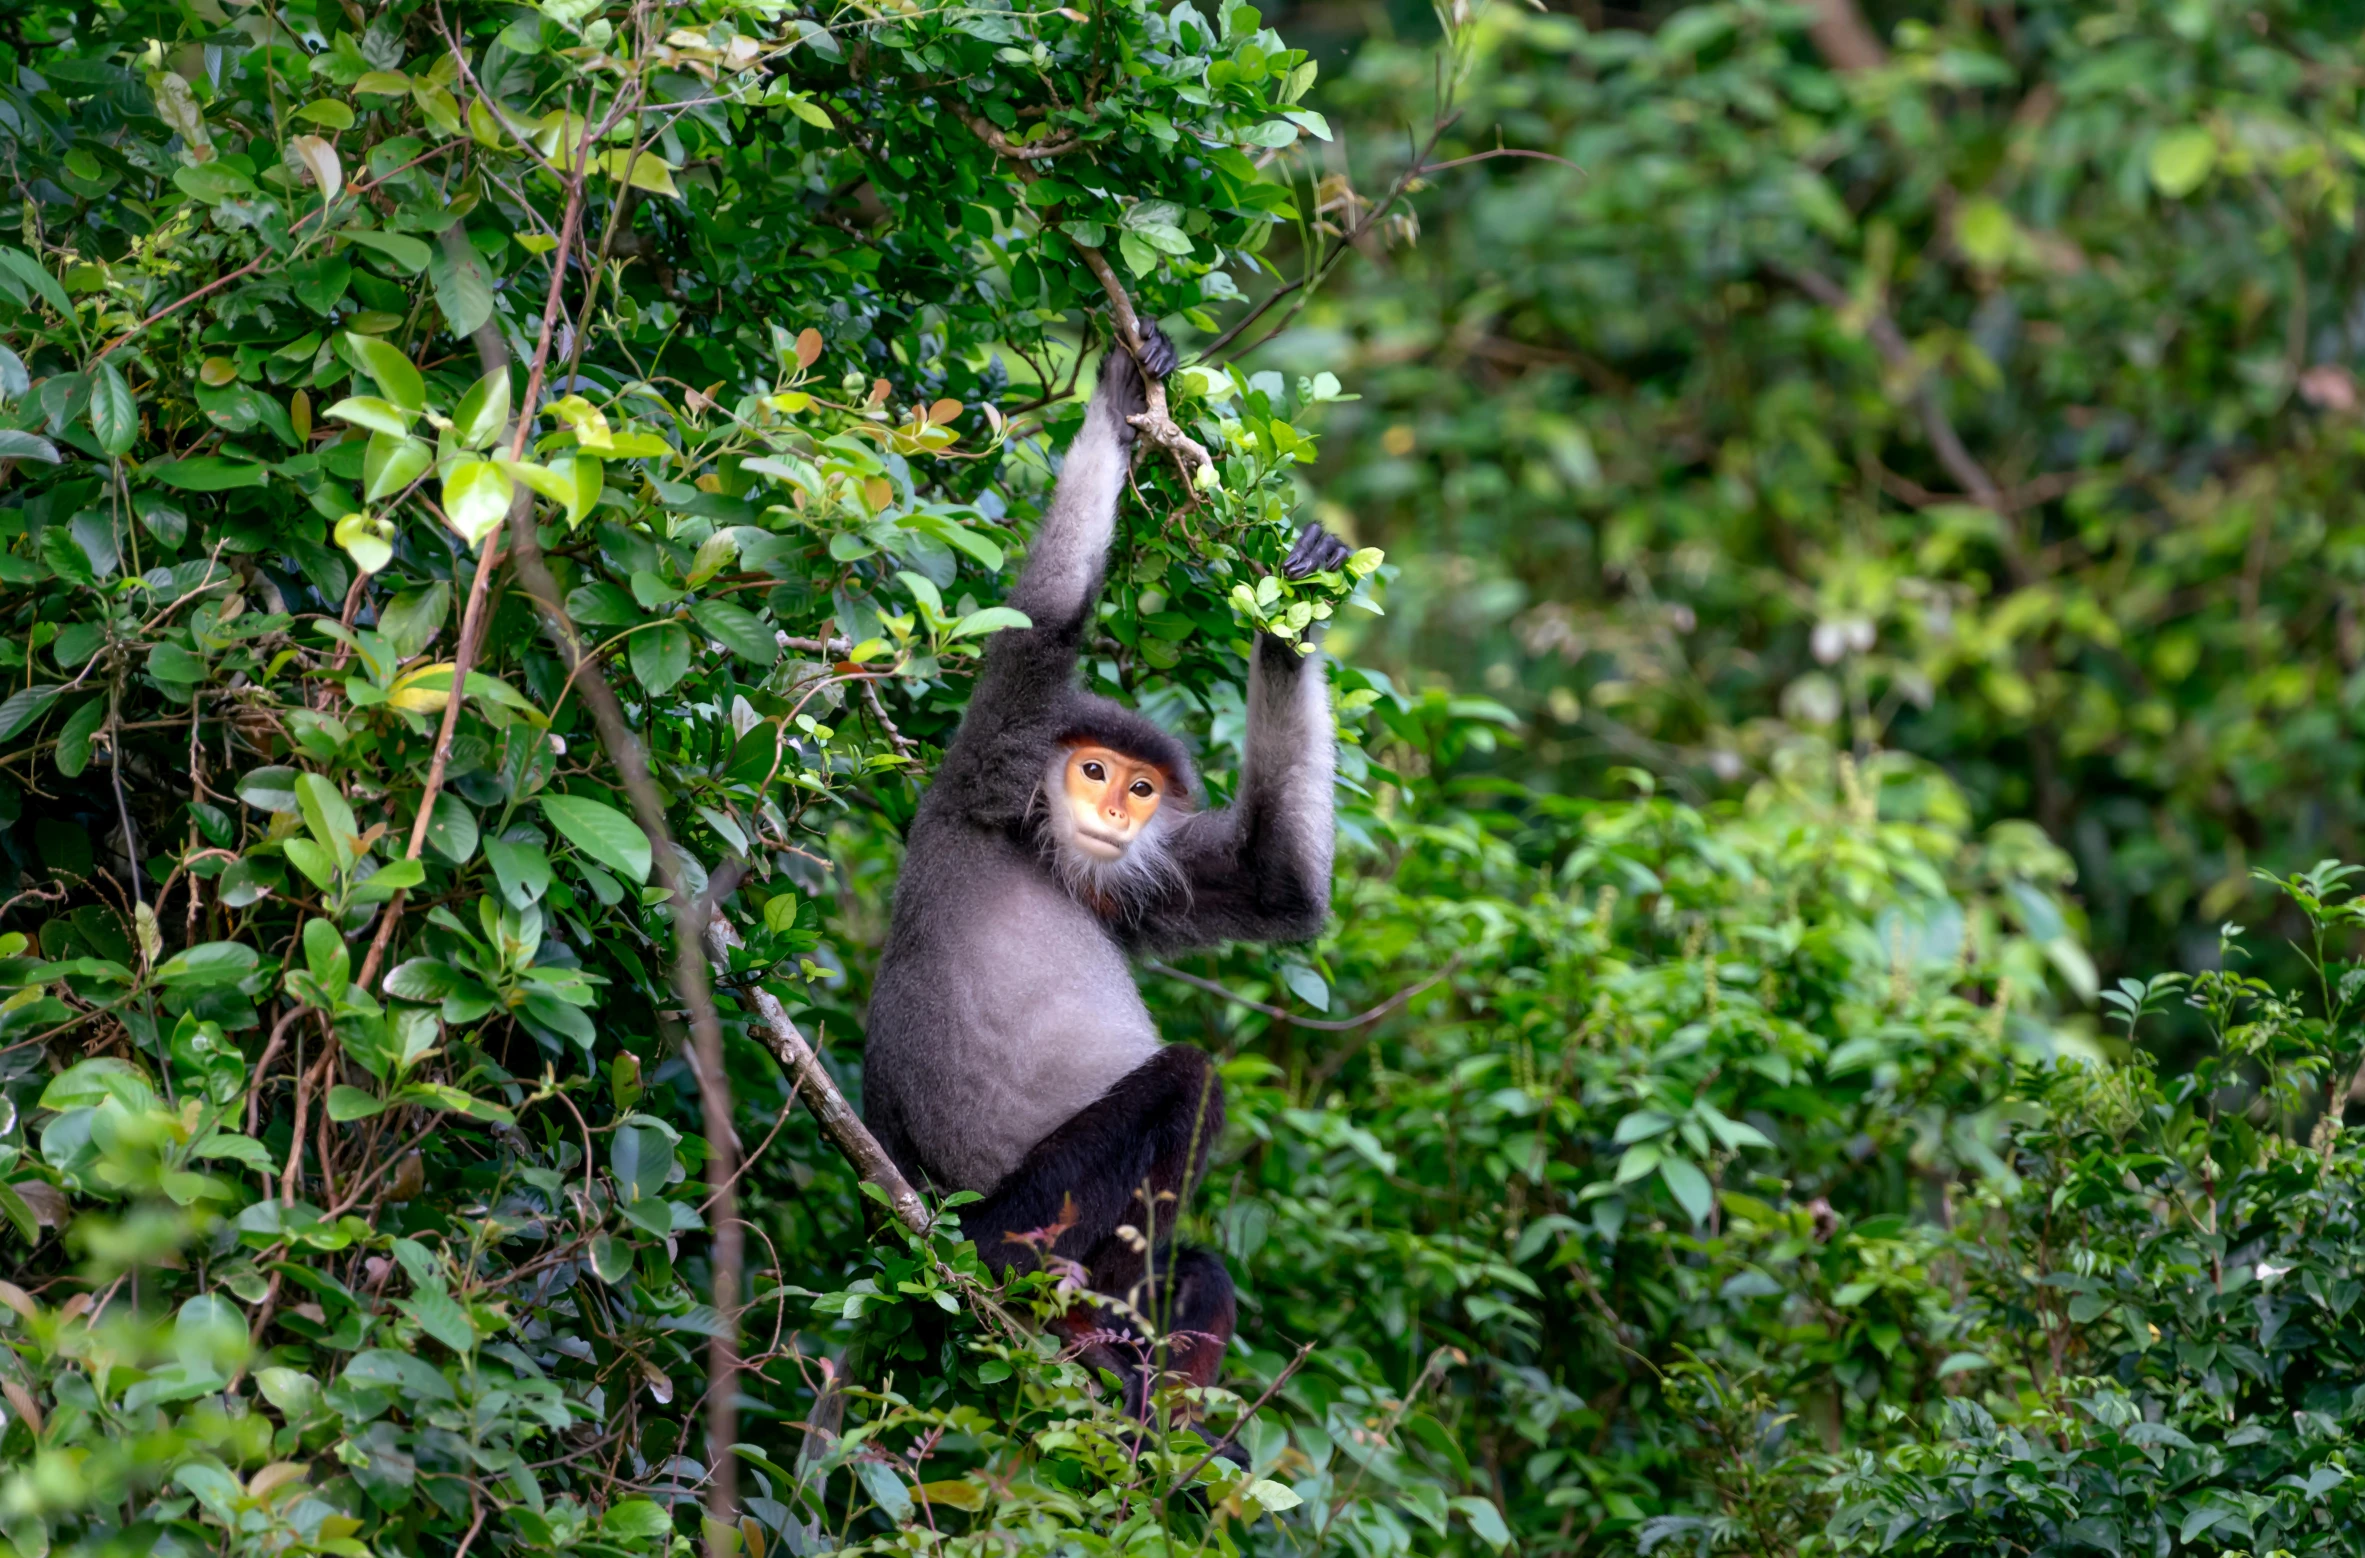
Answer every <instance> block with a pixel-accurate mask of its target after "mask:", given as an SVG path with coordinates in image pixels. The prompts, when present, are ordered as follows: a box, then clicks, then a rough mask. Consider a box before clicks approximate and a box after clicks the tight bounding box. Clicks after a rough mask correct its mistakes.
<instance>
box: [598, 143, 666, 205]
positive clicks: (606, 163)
mask: <svg viewBox="0 0 2365 1558" xmlns="http://www.w3.org/2000/svg"><path fill="white" fill-rule="evenodd" d="M600 164H601V166H602V167H604V168H605V169H606V170H607V175H608V177H610V178H612V179H618V180H621V181H622V182H624V183H627V184H630V185H631V186H632V187H633V188H634V189H645V190H647V191H648V192H649V193H650V194H652V195H675V196H678V195H680V194H681V191H680V190H678V189H676V188H675V187H674V183H673V165H672V164H671V163H669V162H667V161H666V160H665V159H664V158H663V157H660V156H658V155H657V154H656V153H655V152H646V151H644V152H640V153H638V154H637V155H636V154H635V153H633V152H630V151H612V152H609V153H608V154H607V155H606V156H604V157H602V158H601V159H600Z"/></svg>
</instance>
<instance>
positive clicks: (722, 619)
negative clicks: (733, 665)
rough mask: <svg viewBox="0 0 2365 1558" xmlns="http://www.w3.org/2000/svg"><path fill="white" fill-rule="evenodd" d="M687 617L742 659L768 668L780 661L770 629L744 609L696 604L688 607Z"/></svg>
mask: <svg viewBox="0 0 2365 1558" xmlns="http://www.w3.org/2000/svg"><path fill="white" fill-rule="evenodd" d="M690 615H691V616H693V617H695V618H697V619H698V625H699V626H700V627H702V628H704V629H706V632H707V636H709V637H710V638H712V639H713V640H714V641H715V642H716V643H718V644H721V645H722V646H723V647H724V648H725V649H728V650H729V651H731V653H733V654H735V655H737V656H738V657H739V658H740V659H742V660H747V661H751V662H753V663H754V664H756V665H770V664H771V663H772V662H773V661H775V660H777V659H779V658H780V645H779V643H778V641H777V640H775V639H774V638H773V637H772V633H771V630H770V629H768V628H766V627H765V626H764V624H763V622H762V620H761V619H760V618H758V617H757V616H756V614H755V613H754V612H752V611H749V610H747V609H745V608H744V607H740V606H734V605H732V604H731V603H730V602H729V601H719V600H709V601H700V602H699V603H698V604H697V605H695V606H692V607H691V608H690Z"/></svg>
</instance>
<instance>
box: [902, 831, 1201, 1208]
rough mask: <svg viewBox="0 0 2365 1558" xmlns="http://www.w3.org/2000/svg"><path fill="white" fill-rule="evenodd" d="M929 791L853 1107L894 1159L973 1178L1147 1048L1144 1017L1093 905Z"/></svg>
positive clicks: (1036, 1137) (958, 1182) (1070, 1112)
mask: <svg viewBox="0 0 2365 1558" xmlns="http://www.w3.org/2000/svg"><path fill="white" fill-rule="evenodd" d="M936 799H937V797H936V796H935V795H934V794H933V793H932V794H931V795H930V796H929V797H928V800H927V801H923V802H922V804H921V808H920V814H919V816H918V817H917V818H916V819H915V820H914V821H913V824H912V830H911V836H910V841H909V844H908V846H907V848H906V850H905V856H904V861H905V863H904V869H903V876H902V878H901V880H899V881H898V882H897V884H896V889H895V909H894V919H893V923H892V926H891V928H890V930H889V932H888V936H887V948H886V952H885V954H884V955H883V956H882V957H881V958H880V961H879V973H878V979H877V982H876V985H875V987H874V989H873V993H872V997H871V1007H870V1017H869V1036H868V1041H867V1044H866V1046H865V1048H864V1051H863V1113H864V1117H865V1119H866V1120H868V1121H869V1123H870V1125H871V1128H872V1129H873V1130H874V1131H875V1132H877V1133H878V1135H879V1138H880V1140H881V1142H882V1144H883V1145H885V1146H886V1148H887V1149H888V1151H889V1152H891V1153H892V1154H894V1156H895V1158H896V1160H897V1162H898V1163H899V1164H900V1165H901V1166H902V1167H903V1169H904V1170H905V1172H907V1173H914V1172H916V1173H918V1174H921V1175H924V1176H925V1177H926V1178H928V1179H930V1180H933V1181H934V1182H935V1183H936V1184H937V1185H938V1186H939V1187H941V1188H945V1189H962V1190H977V1191H986V1190H991V1189H992V1188H993V1187H994V1185H995V1184H996V1183H997V1182H999V1181H1000V1180H1001V1178H1002V1176H1003V1175H1005V1174H1007V1173H1008V1172H1009V1171H1010V1169H1011V1168H1013V1167H1014V1166H1015V1165H1016V1164H1017V1163H1018V1160H1019V1159H1020V1158H1022V1157H1024V1156H1025V1155H1026V1152H1027V1149H1028V1148H1030V1147H1032V1146H1033V1145H1034V1144H1035V1143H1036V1142H1038V1141H1040V1140H1041V1139H1042V1138H1043V1137H1044V1136H1046V1135H1048V1134H1049V1133H1050V1132H1051V1131H1053V1130H1054V1129H1056V1128H1058V1127H1059V1126H1060V1125H1063V1124H1065V1123H1066V1122H1067V1121H1068V1120H1069V1119H1070V1118H1071V1117H1073V1116H1074V1115H1075V1114H1076V1113H1077V1112H1078V1111H1079V1110H1081V1109H1083V1108H1084V1107H1085V1106H1086V1105H1087V1104H1090V1103H1091V1102H1093V1101H1094V1100H1095V1099H1097V1098H1099V1097H1100V1096H1101V1094H1103V1093H1105V1092H1106V1091H1108V1089H1109V1088H1110V1087H1111V1086H1113V1085H1114V1084H1115V1083H1116V1082H1117V1081H1119V1080H1120V1079H1121V1078H1123V1077H1124V1076H1125V1075H1127V1074H1128V1073H1129V1072H1131V1071H1132V1070H1133V1069H1134V1068H1135V1067H1137V1066H1139V1065H1141V1064H1142V1062H1144V1061H1146V1060H1148V1059H1149V1058H1150V1057H1151V1056H1152V1055H1154V1054H1156V1053H1157V1051H1158V1048H1159V1041H1158V1032H1157V1028H1156V1026H1155V1025H1154V1024H1153V1023H1152V1022H1151V1021H1150V1014H1149V1009H1148V1008H1147V1007H1146V1006H1144V1005H1143V1004H1142V999H1141V992H1140V991H1139V990H1138V989H1137V988H1136V987H1135V985H1134V982H1133V970H1132V968H1131V967H1130V966H1129V965H1128V963H1127V962H1126V958H1125V952H1124V949H1123V948H1122V947H1121V946H1119V944H1118V943H1117V941H1116V939H1115V938H1114V937H1113V936H1111V935H1110V934H1109V932H1108V930H1107V928H1106V927H1105V926H1104V925H1103V924H1102V923H1101V921H1100V919H1099V918H1098V917H1097V916H1095V915H1094V914H1092V913H1091V912H1090V911H1089V910H1087V909H1085V908H1084V907H1083V906H1082V905H1080V904H1078V903H1077V902H1076V901H1075V899H1073V898H1072V897H1070V896H1069V895H1068V893H1067V891H1066V889H1064V888H1063V887H1061V886H1060V884H1059V883H1058V881H1057V880H1056V879H1054V878H1053V876H1052V875H1051V873H1050V872H1049V871H1048V870H1047V869H1046V868H1045V867H1044V865H1043V864H1042V862H1041V861H1040V860H1038V859H1037V858H1035V857H1034V855H1033V854H1032V852H1030V851H1029V850H1028V849H1027V848H1026V847H1025V846H1024V845H1023V844H1022V843H1021V842H1019V841H1018V840H1017V839H1014V838H1012V837H1011V836H1010V835H1009V834H1007V833H1005V832H1000V831H997V830H992V829H988V828H984V827H981V826H979V825H977V824H976V823H974V822H971V821H969V820H967V819H966V818H964V817H962V816H960V815H959V814H958V813H954V812H951V809H950V808H947V807H943V806H934V805H930V804H929V803H928V802H929V801H934V800H936ZM921 1142H925V1143H927V1144H928V1145H927V1147H926V1150H925V1151H921V1150H919V1149H918V1148H917V1146H916V1145H915V1144H917V1143H921Z"/></svg>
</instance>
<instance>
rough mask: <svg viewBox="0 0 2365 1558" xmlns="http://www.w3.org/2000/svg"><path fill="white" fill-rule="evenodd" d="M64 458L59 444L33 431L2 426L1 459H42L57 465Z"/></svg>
mask: <svg viewBox="0 0 2365 1558" xmlns="http://www.w3.org/2000/svg"><path fill="white" fill-rule="evenodd" d="M61 458H63V457H62V456H60V455H59V454H58V452H57V445H55V444H53V443H51V442H50V441H49V440H48V439H46V438H42V437H40V436H38V435H36V434H33V433H27V432H21V431H19V430H18V429H16V428H13V427H0V460H40V461H42V462H44V463H45V464H49V465H55V464H57V463H58V462H59V460H60V459H61Z"/></svg>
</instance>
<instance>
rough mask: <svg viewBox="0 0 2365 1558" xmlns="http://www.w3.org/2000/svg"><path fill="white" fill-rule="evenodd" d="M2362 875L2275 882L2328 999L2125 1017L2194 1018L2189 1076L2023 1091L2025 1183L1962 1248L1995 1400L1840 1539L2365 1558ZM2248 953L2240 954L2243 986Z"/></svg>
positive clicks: (2157, 993)
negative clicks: (2364, 1449) (2353, 1108)
mask: <svg viewBox="0 0 2365 1558" xmlns="http://www.w3.org/2000/svg"><path fill="white" fill-rule="evenodd" d="M2357 874H2358V868H2356V867H2353V866H2345V867H2335V866H2333V865H2332V864H2331V863H2330V862H2326V863H2325V864H2324V865H2322V866H2319V867H2317V868H2316V869H2315V870H2314V871H2312V872H2310V873H2308V874H2307V875H2305V876H2302V877H2295V878H2293V879H2291V880H2289V881H2287V882H2284V883H2282V884H2280V885H2281V886H2282V887H2283V889H2284V890H2285V891H2286V892H2287V893H2288V894H2289V896H2290V898H2291V900H2292V902H2293V903H2294V904H2295V905H2296V906H2297V907H2298V908H2299V910H2300V911H2301V912H2302V913H2303V914H2304V915H2305V917H2306V919H2307V921H2308V922H2309V924H2310V925H2311V926H2312V928H2313V929H2314V931H2315V938H2314V944H2313V946H2312V948H2311V954H2312V956H2311V961H2312V962H2314V963H2315V965H2316V967H2317V968H2318V970H2319V972H2320V973H2321V975H2322V980H2321V982H2320V984H2319V985H2318V987H2317V988H2316V989H2313V990H2309V991H2305V992H2296V991H2282V990H2277V989H2275V988H2274V987H2272V986H2271V985H2268V984H2266V983H2264V982H2262V981H2260V980H2257V979H2255V978H2251V977H2248V976H2245V975H2243V974H2241V973H2238V972H2231V971H2227V972H2213V973H2206V974H2200V975H2196V976H2193V977H2190V978H2187V977H2185V976H2182V975H2167V976H2163V977H2160V978H2155V979H2153V980H2151V981H2150V982H2149V983H2148V984H2142V983H2137V982H2136V981H2133V980H2129V981H2127V983H2126V985H2125V986H2124V988H2123V989H2121V990H2118V991H2114V992H2113V997H2114V999H2113V1001H2112V1004H2113V1006H2114V1007H2116V1008H2117V1010H2118V1012H2119V1013H2120V1014H2121V1016H2122V1017H2123V1018H2124V1021H2125V1023H2126V1027H2127V1029H2128V1030H2129V1032H2130V1033H2132V1032H2133V1031H2134V1030H2135V1029H2136V1027H2137V1024H2138V1022H2139V1021H2140V1020H2141V1019H2143V1018H2145V1017H2147V1016H2149V1015H2151V1014H2152V1013H2153V1012H2154V1011H2155V1010H2157V1009H2159V1008H2161V1007H2164V1006H2166V1005H2168V1004H2170V1003H2171V1002H2172V1001H2176V1000H2181V1001H2182V1002H2184V1003H2186V1004H2188V1005H2189V1006H2190V1007H2192V1008H2193V1009H2194V1010H2196V1011H2197V1012H2199V1013H2201V1014H2202V1015H2203V1016H2204V1017H2205V1018H2206V1021H2207V1025H2208V1028H2209V1031H2210V1033H2211V1035H2212V1037H2213V1038H2214V1040H2215V1041H2216V1043H2215V1047H2214V1048H2213V1050H2212V1051H2211V1052H2210V1053H2209V1055H2208V1056H2207V1057H2206V1058H2205V1059H2204V1060H2203V1061H2202V1062H2201V1063H2200V1064H2199V1065H2198V1066H2196V1067H2195V1068H2194V1069H2193V1070H2192V1071H2191V1072H2189V1073H2188V1074H2186V1075H2183V1076H2179V1077H2176V1078H2174V1079H2162V1078H2160V1077H2158V1076H2156V1075H2154V1073H2153V1072H2152V1071H2151V1070H2150V1069H2149V1068H2148V1067H2146V1066H2142V1065H2122V1066H2115V1067H2108V1068H2091V1067H2086V1066H2079V1065H2073V1066H2067V1067H2063V1068H2060V1069H2058V1070H2056V1071H2053V1072H2051V1073H2050V1074H2032V1075H2027V1076H2024V1077H2022V1078H2020V1079H2019V1080H2018V1082H2017V1083H2016V1085H2015V1087H2014V1089H2013V1091H2014V1093H2015V1095H2016V1101H2017V1105H2018V1111H2019V1112H2020V1114H2021V1116H2022V1124H2021V1125H2020V1127H2019V1128H2018V1129H2017V1130H2016V1131H2015V1132H2014V1133H2013V1138H2012V1143H2011V1151H2010V1154H2009V1159H2010V1168H2011V1172H2010V1173H2008V1174H2001V1175H1998V1176H1996V1177H1995V1178H1993V1179H1992V1180H1990V1181H1989V1182H1988V1184H1987V1185H1986V1186H1985V1187H1984V1189H1983V1192H1982V1193H1981V1194H1980V1195H1979V1197H1978V1198H1977V1200H1976V1203H1975V1205H1974V1206H1973V1207H1969V1208H1966V1211H1965V1217H1964V1220H1963V1223H1962V1225H1961V1228H1960V1230H1959V1232H1958V1234H1957V1237H1956V1238H1955V1239H1953V1240H1952V1241H1950V1244H1949V1249H1948V1253H1949V1266H1950V1270H1951V1273H1952V1276H1953V1286H1954V1287H1955V1290H1956V1293H1957V1294H1958V1296H1959V1300H1960V1308H1961V1310H1962V1312H1963V1314H1964V1320H1965V1327H1966V1336H1967V1337H1968V1339H1969V1344H1970V1345H1971V1346H1973V1347H1975V1348H1976V1349H1977V1350H1978V1353H1979V1355H1980V1361H1979V1365H1978V1367H1979V1370H1980V1372H1981V1375H1982V1376H1983V1377H1986V1378H1988V1379H1990V1380H1991V1381H1992V1383H1991V1384H1990V1386H1989V1388H1988V1389H1987V1390H1986V1391H1984V1392H1982V1393H1980V1394H1976V1395H1966V1396H1964V1397H1962V1398H1959V1399H1956V1400H1953V1401H1949V1402H1948V1403H1946V1407H1947V1410H1946V1411H1945V1412H1944V1413H1943V1414H1932V1415H1931V1416H1930V1418H1929V1419H1928V1420H1927V1422H1926V1425H1925V1426H1926V1428H1927V1431H1928V1438H1927V1439H1926V1440H1925V1441H1923V1442H1921V1443H1917V1444H1913V1445H1909V1446H1905V1447H1901V1448H1899V1449H1897V1450H1894V1451H1892V1452H1890V1453H1889V1454H1888V1455H1887V1456H1885V1457H1879V1458H1876V1457H1874V1456H1872V1455H1870V1454H1864V1455H1861V1456H1860V1457H1859V1459H1858V1461H1857V1463H1856V1464H1855V1465H1854V1466H1853V1467H1852V1468H1850V1470H1849V1471H1848V1473H1847V1474H1846V1475H1845V1476H1844V1477H1843V1478H1842V1479H1841V1483H1840V1489H1841V1496H1842V1499H1843V1501H1844V1504H1843V1508H1842V1509H1841V1510H1840V1513H1839V1518H1838V1519H1837V1521H1836V1522H1835V1524H1834V1530H1835V1532H1837V1533H1838V1534H1840V1535H1842V1536H1856V1537H1859V1538H1861V1539H1862V1540H1863V1542H1864V1545H1865V1546H1866V1547H1867V1548H1868V1549H1870V1550H1873V1551H1879V1552H1896V1553H1930V1554H1939V1553H1945V1554H1955V1553H1991V1552H1992V1553H2004V1552H2046V1553H2050V1552H2067V1551H2075V1550H2100V1551H2103V1552H2114V1553H2166V1552H2209V1553H2214V1552H2228V1553H2231V1552H2243V1553H2261V1554H2263V1553H2269V1552H2279V1553H2292V1554H2303V1553H2304V1554H2353V1553H2357V1552H2360V1551H2365V1518H2361V1517H2360V1506H2359V1502H2358V1491H2357V1472H2356V1468H2355V1466H2354V1465H2353V1459H2354V1456H2353V1449H2352V1446H2353V1444H2354V1441H2355V1436H2356V1433H2357V1427H2358V1423H2359V1420H2360V1416H2361V1414H2365V1346H2361V1345H2360V1340H2361V1339H2360V1335H2359V1331H2358V1319H2359V1313H2358V1309H2357V1301H2358V1299H2359V1297H2360V1296H2365V1285H2361V1284H2360V1282H2359V1280H2358V1276H2357V1271H2358V1261H2359V1258H2360V1251H2361V1249H2365V1220H2361V1214H2365V1150H2361V1149H2360V1146H2359V1143H2358V1139H2357V1134H2356V1132H2354V1131H2349V1130H2343V1129H2341V1127H2340V1124H2339V1121H2338V1119H2337V1118H2336V1117H2332V1116H2327V1115H2324V1114H2323V1113H2322V1111H2321V1101H2322V1099H2323V1097H2324V1093H2325V1087H2326V1084H2327V1083H2330V1084H2331V1085H2333V1086H2334V1087H2336V1088H2338V1089H2340V1090H2341V1092H2342V1093H2344V1094H2345V1093H2346V1092H2347V1090H2348V1088H2349V1085H2350V1082H2351V1079H2352V1078H2353V1077H2355V1076H2356V1075H2357V1073H2358V1072H2359V1069H2360V1064H2361V1063H2365V1054H2361V1053H2360V1048H2361V1046H2360V1040H2359V1031H2358V1027H2357V1022H2356V1019H2357V1016H2358V1000H2359V997H2360V996H2361V995H2365V966H2361V965H2359V964H2358V963H2357V962H2356V961H2354V959H2353V958H2351V957H2349V956H2346V955H2344V953H2345V952H2347V951H2352V950H2353V944H2354V938H2355V933H2356V931H2357V929H2358V927H2359V925H2360V924H2361V923H2365V915H2361V914H2360V907H2361V906H2360V904H2359V903H2358V901H2357V900H2355V899H2353V898H2350V897H2349V896H2348V894H2349V891H2350V889H2349V886H2348V883H2349V881H2350V880H2351V879H2353V878H2354V877H2355V876H2356V875H2357ZM2244 950H2245V949H2244V948H2243V946H2242V945H2241V943H2240V942H2239V940H2238V939H2234V938H2233V937H2231V936H2229V940H2228V943H2227V946H2226V952H2227V954H2228V956H2227V958H2226V963H2227V967H2228V969H2229V970H2230V969H2232V968H2234V967H2237V966H2238V964H2239V962H2240V960H2241V957H2242V954H2243V952H2244ZM1991 1370H1992V1373H1990V1371H1991ZM1996 1376H2001V1378H1996ZM2007 1387H2008V1388H2007ZM1999 1419H2000V1421H1999Z"/></svg>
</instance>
